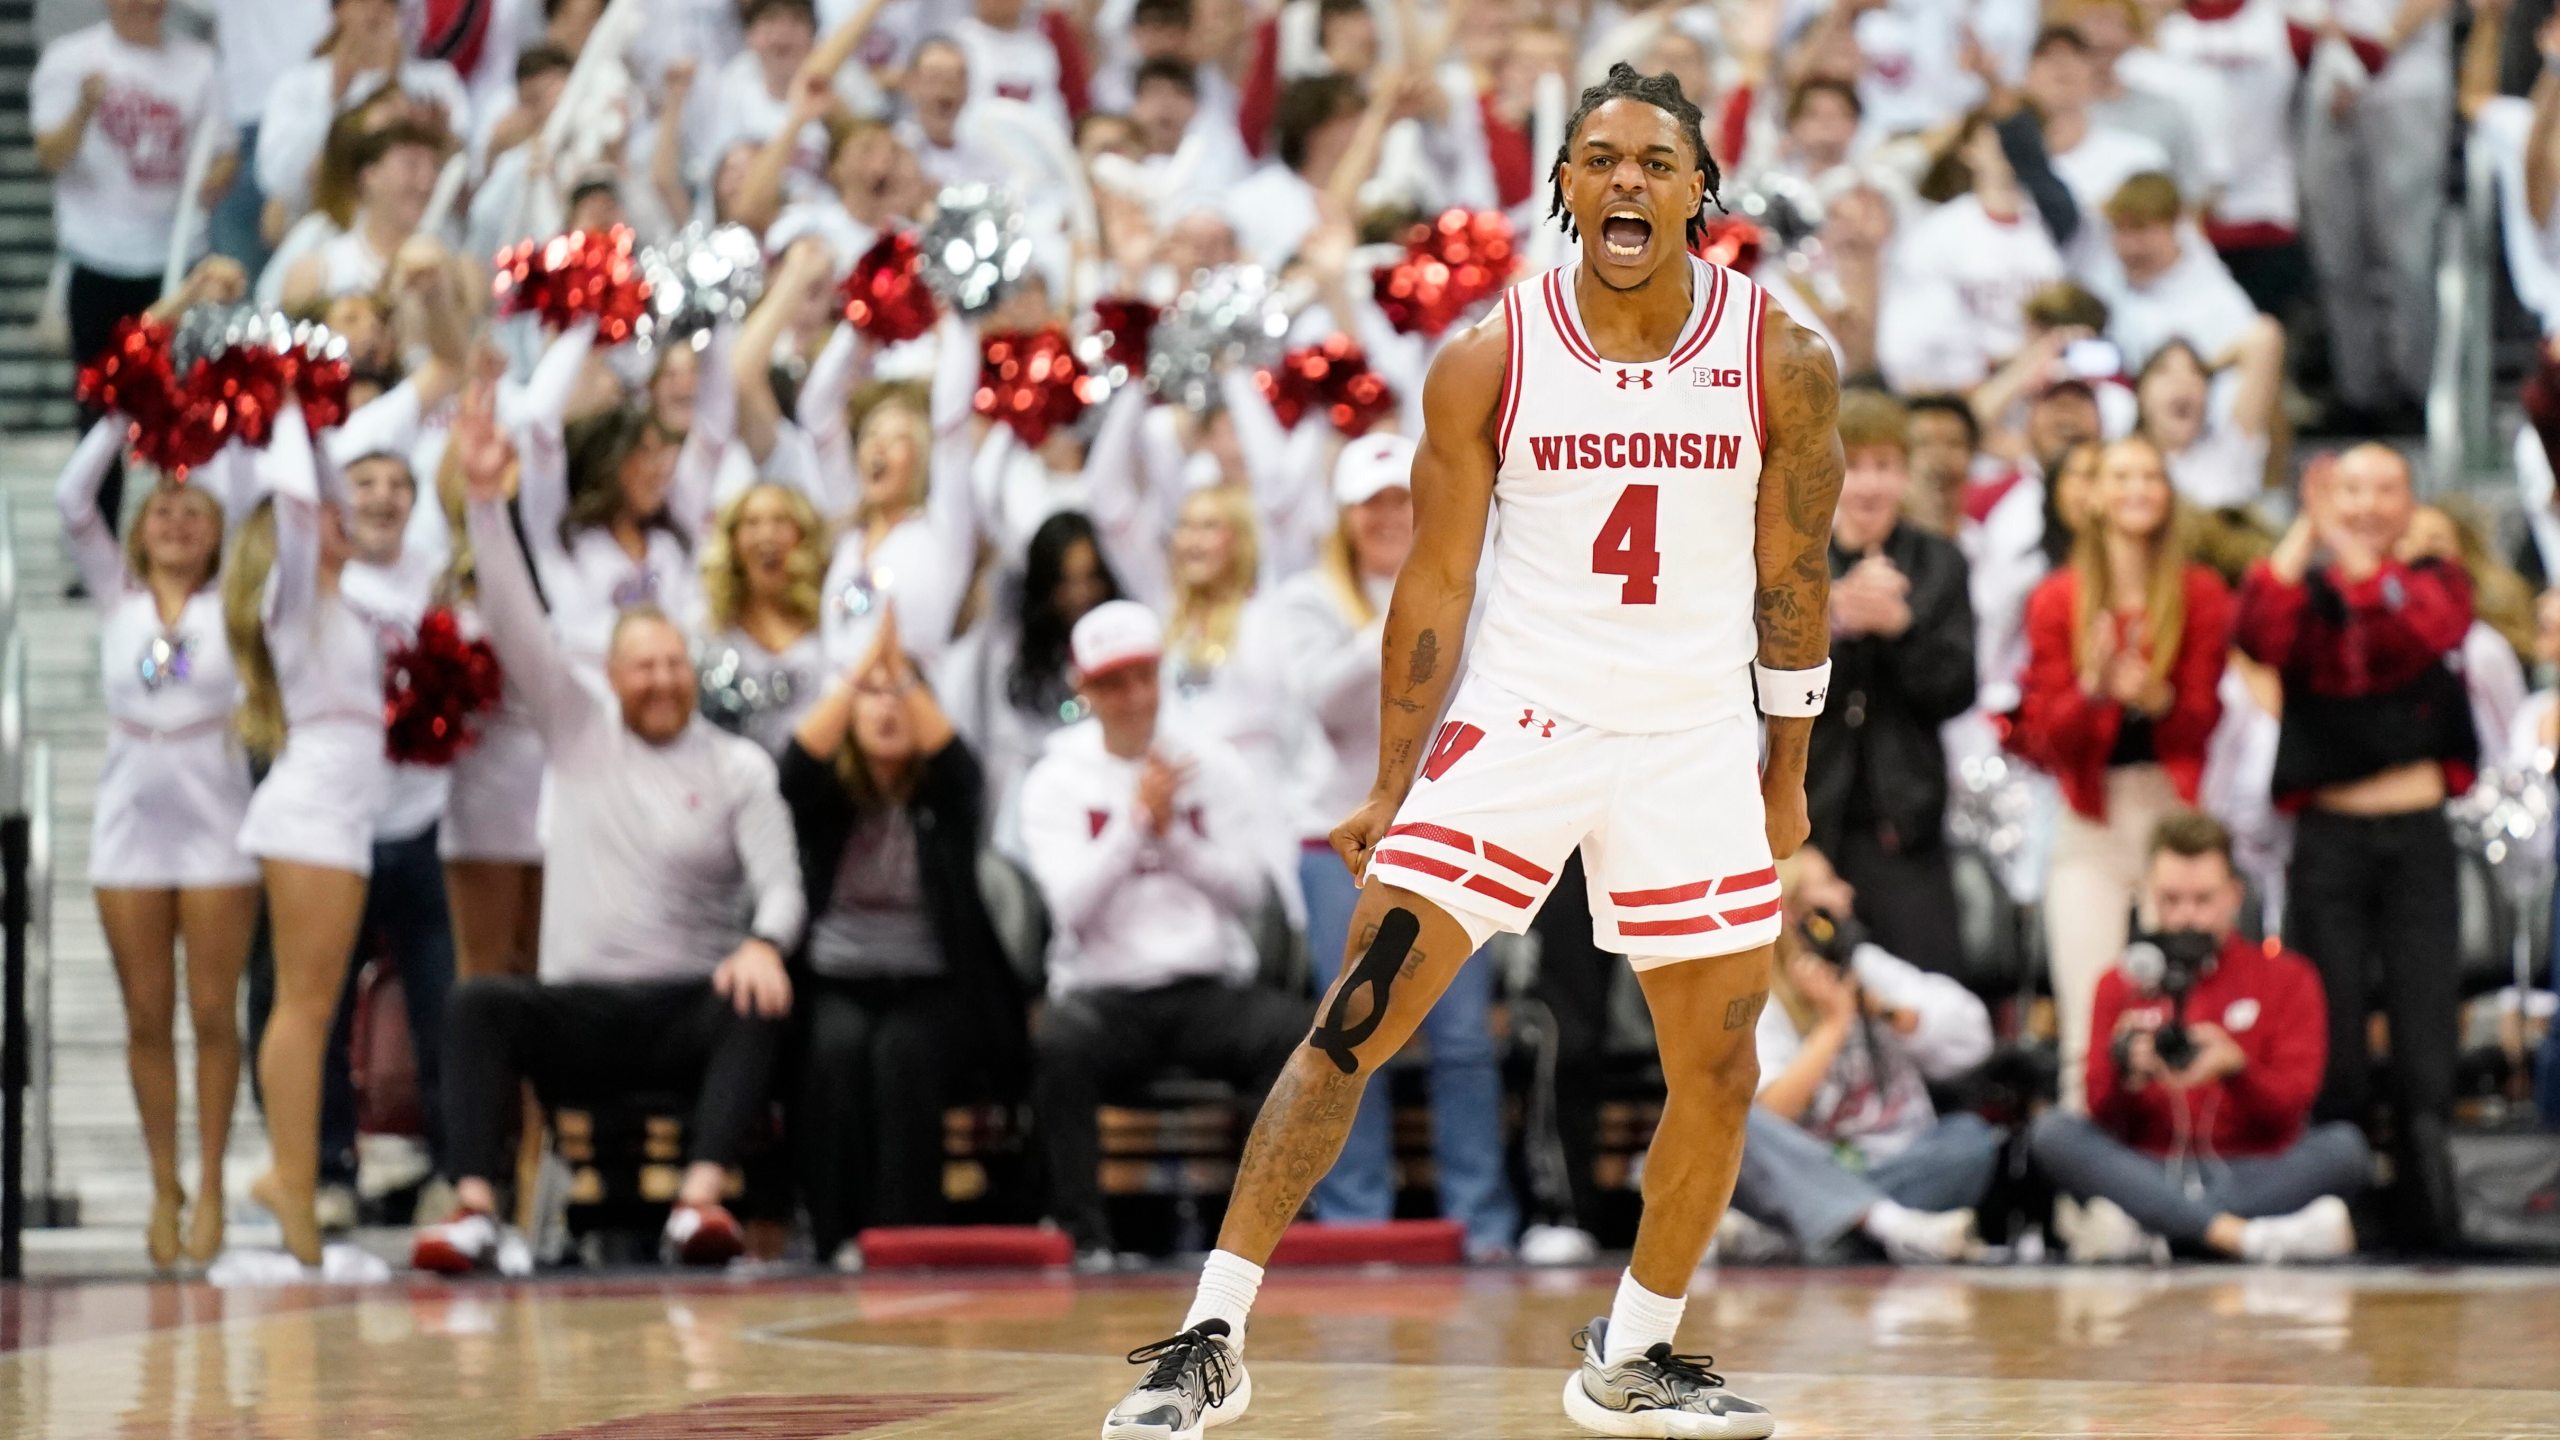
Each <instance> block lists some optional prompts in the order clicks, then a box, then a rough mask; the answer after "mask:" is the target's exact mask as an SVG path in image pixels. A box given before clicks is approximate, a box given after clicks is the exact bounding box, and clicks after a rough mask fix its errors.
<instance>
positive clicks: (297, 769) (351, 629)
mask: <svg viewBox="0 0 2560 1440" xmlns="http://www.w3.org/2000/svg"><path fill="white" fill-rule="evenodd" d="M261 464H262V468H263V469H264V470H265V471H266V473H267V475H268V485H269V489H270V490H271V492H272V493H273V495H274V497H275V506H276V563H275V569H274V571H273V572H272V573H270V574H269V575H268V576H267V584H266V590H265V593H264V595H263V596H262V598H261V600H260V606H261V616H262V618H263V620H264V623H265V626H266V635H267V651H268V653H269V654H270V655H272V656H273V657H274V660H275V669H276V681H277V684H278V685H279V686H280V687H281V688H282V690H283V692H284V713H285V742H284V749H283V750H282V751H280V752H278V754H277V755H276V758H275V764H274V765H273V766H272V767H271V768H269V770H268V771H267V778H266V779H265V780H264V781H263V782H261V783H260V784H259V786H258V791H257V794H256V795H255V796H253V797H252V798H251V799H250V801H249V814H248V818H247V820H246V821H245V822H244V823H243V824H242V825H241V827H240V848H241V849H243V850H245V851H247V852H249V853H250V854H252V855H255V856H257V857H258V858H260V859H262V860H285V861H292V862H295V863H298V864H303V865H314V866H319V867H321V868H323V869H329V870H343V871H345V872H347V873H349V874H352V875H359V876H366V877H370V876H371V875H372V874H373V832H374V822H375V819H376V817H377V816H379V815H380V814H381V813H382V808H383V801H384V796H385V791H386V788H387V785H388V782H389V777H390V769H391V766H390V761H389V760H388V759H387V758H386V756H385V755H384V752H383V718H382V639H381V635H380V633H379V631H378V630H377V628H376V627H375V626H374V625H373V624H372V623H371V622H370V621H368V620H367V619H366V618H365V617H364V616H363V615H362V614H360V613H359V612H358V611H357V609H356V607H355V606H354V605H353V604H351V603H349V602H348V601H347V600H345V599H344V598H343V597H341V596H336V595H323V594H321V593H320V588H319V580H320V524H321V516H320V488H319V487H320V479H319V477H320V476H321V475H322V474H324V473H325V474H326V475H328V476H329V477H330V480H331V489H332V493H333V494H338V495H342V494H343V489H344V482H343V480H341V479H339V478H338V474H337V467H336V466H334V465H328V466H320V465H317V464H315V457H314V455H313V453H312V447H311V436H310V432H309V431H308V430H307V429H305V428H304V426H303V421H302V412H301V410H300V409H298V408H294V407H287V409H286V410H285V412H284V413H283V414H282V415H280V416H278V417H277V418H276V428H275V438H274V440H273V441H272V442H271V443H270V444H269V446H268V449H267V453H266V455H265V456H264V457H263V459H262V462H261ZM340 503H342V504H343V503H344V502H343V500H341V502H340Z"/></svg>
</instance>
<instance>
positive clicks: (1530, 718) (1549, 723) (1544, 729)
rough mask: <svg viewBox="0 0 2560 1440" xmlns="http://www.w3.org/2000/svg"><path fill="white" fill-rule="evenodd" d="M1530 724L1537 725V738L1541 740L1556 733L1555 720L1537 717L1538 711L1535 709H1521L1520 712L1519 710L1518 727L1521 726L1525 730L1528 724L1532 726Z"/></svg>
mask: <svg viewBox="0 0 2560 1440" xmlns="http://www.w3.org/2000/svg"><path fill="white" fill-rule="evenodd" d="M1532 725H1535V726H1537V727H1539V728H1538V738H1539V739H1541V740H1545V739H1548V738H1550V737H1552V736H1553V735H1554V734H1555V733H1556V722H1554V721H1553V720H1541V719H1539V718H1538V712H1537V711H1535V710H1523V711H1521V712H1520V728H1521V729H1523V730H1526V729H1528V728H1529V727H1530V726H1532Z"/></svg>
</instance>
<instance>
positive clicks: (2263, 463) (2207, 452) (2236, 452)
mask: <svg viewBox="0 0 2560 1440" xmlns="http://www.w3.org/2000/svg"><path fill="white" fill-rule="evenodd" d="M2239 395H2240V377H2239V376H2237V375H2234V374H2231V373H2230V372H2228V371H2226V372H2224V373H2223V374H2220V375H2217V376H2215V377H2214V380H2213V385H2212V388H2211V389H2209V390H2207V391H2206V392H2205V400H2204V429H2202V430H2201V431H2198V432H2197V434H2196V438H2195V441H2194V443H2192V444H2190V445H2188V446H2187V448H2186V449H2184V450H2181V451H2179V452H2178V453H2177V454H2175V455H2172V456H2170V457H2169V483H2170V484H2172V485H2174V486H2176V487H2177V490H2178V494H2179V496H2180V497H2182V498H2183V499H2185V500H2186V502H2187V503H2188V504H2190V505H2200V506H2202V507H2204V508H2205V509H2208V510H2223V509H2233V508H2237V507H2240V506H2244V505H2248V504H2251V503H2253V502H2255V501H2256V500H2257V498H2258V497H2259V496H2260V495H2262V494H2264V493H2265V492H2266V488H2267V445H2268V440H2267V432H2266V431H2265V430H2263V429H2261V430H2258V431H2256V432H2254V433H2253V432H2251V431H2250V430H2248V429H2246V428H2245V427H2243V426H2241V425H2240V424H2239V423H2238V422H2237V421H2235V420H2234V419H2233V418H2232V410H2233V407H2234V406H2235V405H2236V404H2237V402H2238V400H2239Z"/></svg>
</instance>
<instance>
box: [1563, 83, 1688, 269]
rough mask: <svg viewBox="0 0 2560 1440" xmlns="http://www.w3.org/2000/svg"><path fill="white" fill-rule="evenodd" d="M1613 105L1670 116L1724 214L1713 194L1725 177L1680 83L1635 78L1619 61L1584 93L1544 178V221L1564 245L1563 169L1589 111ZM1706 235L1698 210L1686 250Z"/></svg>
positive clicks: (1569, 226)
mask: <svg viewBox="0 0 2560 1440" xmlns="http://www.w3.org/2000/svg"><path fill="white" fill-rule="evenodd" d="M1612 100H1641V101H1643V102H1644V103H1645V104H1647V105H1650V106H1652V107H1653V108H1654V109H1656V110H1659V111H1661V112H1662V113H1663V114H1665V115H1668V116H1670V117H1671V118H1672V120H1673V122H1675V123H1676V124H1678V125H1679V127H1680V134H1681V136H1682V137H1683V138H1684V139H1686V140H1687V141H1688V142H1689V150H1690V153H1692V154H1694V155H1696V156H1697V157H1698V169H1699V171H1700V173H1702V174H1704V175H1705V176H1706V177H1707V198H1708V199H1709V200H1713V201H1715V204H1716V208H1717V209H1719V210H1721V209H1723V208H1724V201H1723V200H1722V199H1721V198H1719V197H1718V196H1717V194H1716V187H1717V186H1719V185H1721V184H1723V183H1724V172H1723V171H1721V170H1718V169H1717V168H1716V157H1714V156H1713V155H1710V154H1708V153H1707V136H1706V131H1705V129H1704V128H1703V126H1704V122H1705V119H1706V117H1705V116H1704V115H1703V114H1701V113H1700V111H1699V109H1698V107H1697V105H1696V104H1695V103H1694V102H1693V101H1691V100H1690V99H1689V97H1688V96H1686V95H1683V94H1681V93H1680V82H1679V81H1678V80H1676V79H1674V78H1673V77H1672V76H1671V74H1670V73H1669V72H1668V71H1666V72H1664V73H1663V74H1660V75H1644V74H1639V73H1638V72H1637V70H1636V67H1634V66H1633V65H1630V64H1628V63H1627V62H1625V61H1624V60H1621V61H1619V62H1618V63H1617V64H1615V65H1612V66H1610V67H1609V78H1608V79H1606V80H1603V81H1601V82H1600V83H1599V84H1597V85H1594V86H1592V87H1591V88H1590V89H1588V90H1585V91H1583V92H1582V103H1581V104H1579V105H1577V106H1575V107H1574V110H1573V115H1572V117H1571V118H1569V119H1567V120H1566V121H1565V122H1564V144H1563V145H1561V146H1559V147H1557V149H1556V160H1555V166H1554V168H1553V169H1551V170H1549V171H1548V172H1547V178H1548V182H1549V184H1550V185H1551V186H1552V191H1551V194H1552V198H1551V199H1550V200H1549V202H1548V204H1547V218H1548V219H1550V220H1556V219H1561V220H1563V222H1564V233H1565V238H1566V239H1568V240H1570V239H1572V238H1574V235H1575V231H1574V225H1573V212H1572V211H1571V210H1568V209H1566V208H1565V204H1564V168H1565V166H1566V165H1567V164H1569V163H1571V161H1572V158H1573V137H1574V135H1575V134H1576V133H1578V132H1579V131H1580V130H1581V129H1582V122H1583V121H1585V120H1587V119H1589V118H1591V112H1592V111H1594V110H1597V109H1599V108H1600V107H1601V106H1603V105H1606V104H1608V103H1609V102H1610V101H1612ZM1706 233H1707V216H1706V207H1705V206H1703V205H1701V206H1699V207H1698V209H1697V210H1696V211H1695V212H1693V213H1692V214H1691V215H1690V216H1689V228H1688V233H1687V235H1686V237H1685V238H1686V240H1687V242H1688V248H1689V249H1691V250H1695V249H1697V248H1698V244H1699V242H1700V241H1701V240H1703V239H1705V238H1706Z"/></svg>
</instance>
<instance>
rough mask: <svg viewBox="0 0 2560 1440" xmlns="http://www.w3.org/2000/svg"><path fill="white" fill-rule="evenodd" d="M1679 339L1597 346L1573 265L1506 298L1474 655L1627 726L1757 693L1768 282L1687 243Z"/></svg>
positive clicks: (1608, 724) (1581, 716)
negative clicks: (1647, 350)
mask: <svg viewBox="0 0 2560 1440" xmlns="http://www.w3.org/2000/svg"><path fill="white" fill-rule="evenodd" d="M1690 276H1691V288H1692V291H1693V293H1694V295H1695V297H1696V298H1695V300H1694V302H1693V304H1692V305H1691V307H1690V313H1689V323H1688V325H1687V326H1686V327H1685V328H1683V329H1682V331H1681V332H1680V340H1679V343H1677V344H1675V345H1674V346H1672V348H1671V352H1670V353H1669V354H1667V355H1665V356H1663V357H1662V358H1660V359H1658V360H1654V361H1651V362H1648V363H1644V364H1631V363H1621V362H1619V361H1615V360H1604V359H1602V358H1601V357H1600V352H1599V351H1598V349H1596V348H1595V347H1594V346H1593V345H1592V343H1591V340H1590V338H1589V335H1588V333H1587V332H1586V331H1585V330H1584V328H1583V325H1582V320H1581V317H1580V316H1579V315H1578V314H1577V313H1576V312H1575V309H1574V284H1573V281H1574V267H1572V266H1565V267H1560V268H1558V269H1555V270H1550V271H1548V272H1547V273H1546V274H1545V275H1543V276H1541V277H1538V278H1536V279H1533V280H1527V281H1523V282H1522V283H1520V284H1519V285H1516V286H1514V287H1512V289H1511V290H1510V292H1509V293H1508V294H1506V295H1505V296H1504V297H1503V316H1504V319H1505V320H1506V321H1507V322H1508V324H1509V326H1510V331H1511V351H1510V362H1509V368H1508V369H1507V371H1506V373H1505V378H1504V382H1503V395H1502V407H1501V410H1500V411H1499V412H1498V416H1499V426H1500V430H1499V434H1498V438H1497V444H1498V445H1499V446H1500V447H1501V453H1500V460H1499V468H1498V469H1497V470H1496V471H1495V475H1494V485H1493V501H1494V505H1495V507H1496V509H1497V510H1498V512H1499V514H1500V517H1501V523H1500V525H1499V527H1498V528H1497V530H1496V532H1495V535H1494V541H1493V551H1494V554H1493V580H1492V590H1491V593H1490V595H1489V596H1488V598H1487V601H1486V607H1485V613H1484V621H1483V624H1482V625H1481V627H1480V628H1479V629H1478V631H1477V634H1476V638H1475V642H1474V653H1473V654H1472V656H1471V657H1470V664H1471V665H1472V666H1473V668H1475V669H1476V670H1478V671H1481V672H1483V673H1484V674H1485V675H1486V677H1487V678H1489V679H1491V680H1492V681H1493V682H1494V683H1495V684H1498V685H1500V686H1502V687H1503V688H1505V689H1507V690H1510V691H1513V692H1514V693H1516V694H1519V695H1521V696H1523V697H1525V698H1527V699H1530V700H1533V701H1535V702H1537V703H1538V705H1540V706H1541V707H1544V708H1547V709H1551V710H1553V711H1554V712H1555V713H1556V714H1557V715H1559V716H1562V717H1564V718H1566V719H1569V720H1573V721H1577V722H1579V723H1581V724H1585V725H1591V726H1596V727H1598V728H1601V729H1604V730H1615V731H1622V732H1627V733H1634V734H1646V733H1657V732H1661V731H1667V730H1686V729H1691V728H1694V727H1696V726H1700V725H1705V724H1709V723H1711V722H1713V721H1715V720H1718V719H1722V718H1723V717H1725V716H1727V715H1731V714H1734V713H1736V712H1738V711H1742V710H1747V709H1749V708H1750V706H1751V697H1752V688H1751V672H1750V667H1751V661H1752V659H1753V657H1754V656H1755V655H1757V654H1758V653H1759V646H1760V641H1759V631H1758V628H1757V625H1756V623H1755V620H1754V616H1753V604H1754V598H1753V597H1754V593H1755V591H1756V589H1757V587H1758V577H1757V572H1756V570H1755V569H1754V566H1753V563H1752V542H1753V536H1754V531H1755V528H1756V516H1757V508H1758V498H1759V489H1760V452H1761V448H1762V445H1763V442H1764V440H1765V438H1766V428H1765V424H1764V420H1763V414H1764V411H1763V406H1762V402H1761V396H1760V316H1761V311H1762V308H1763V305H1764V303H1765V299H1766V297H1765V296H1764V295H1763V293H1762V292H1761V290H1760V288H1759V287H1758V286H1756V285H1754V284H1752V283H1751V282H1750V281H1749V280H1747V279H1745V278H1743V277H1742V276H1740V275H1737V274H1735V273H1734V272H1732V271H1730V270H1726V269H1723V268H1721V267H1718V266H1713V265H1709V264H1707V263H1705V262H1704V261H1700V260H1696V259H1692V260H1691V261H1690Z"/></svg>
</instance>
